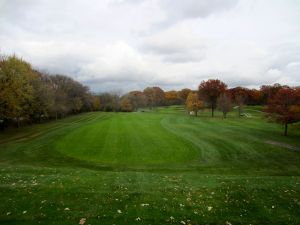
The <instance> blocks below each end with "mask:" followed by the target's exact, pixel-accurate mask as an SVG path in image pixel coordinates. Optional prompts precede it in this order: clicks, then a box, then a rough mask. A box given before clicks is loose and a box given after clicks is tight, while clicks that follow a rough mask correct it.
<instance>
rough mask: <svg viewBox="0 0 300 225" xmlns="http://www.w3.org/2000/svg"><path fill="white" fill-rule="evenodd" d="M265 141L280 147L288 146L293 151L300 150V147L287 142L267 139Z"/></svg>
mask: <svg viewBox="0 0 300 225" xmlns="http://www.w3.org/2000/svg"><path fill="white" fill-rule="evenodd" d="M265 143H267V144H270V145H276V146H280V147H283V148H287V149H290V150H293V151H300V148H298V147H296V146H293V145H289V144H286V143H282V142H277V141H272V140H267V141H265Z"/></svg>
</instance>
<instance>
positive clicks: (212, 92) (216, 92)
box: [199, 79, 227, 117]
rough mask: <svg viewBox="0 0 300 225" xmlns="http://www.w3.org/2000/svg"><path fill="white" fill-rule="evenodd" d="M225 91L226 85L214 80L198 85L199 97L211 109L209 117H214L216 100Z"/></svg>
mask: <svg viewBox="0 0 300 225" xmlns="http://www.w3.org/2000/svg"><path fill="white" fill-rule="evenodd" d="M226 89H227V85H226V84H225V83H224V82H222V81H220V80H218V79H216V80H214V79H210V80H208V81H202V82H201V83H200V85H199V96H200V97H203V99H204V100H205V101H206V102H207V104H208V105H209V106H210V108H211V116H212V117H213V116H214V110H215V108H216V106H217V100H218V98H219V96H220V95H221V94H222V93H224V92H225V91H226Z"/></svg>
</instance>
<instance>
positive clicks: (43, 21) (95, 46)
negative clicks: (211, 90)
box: [0, 0, 300, 92]
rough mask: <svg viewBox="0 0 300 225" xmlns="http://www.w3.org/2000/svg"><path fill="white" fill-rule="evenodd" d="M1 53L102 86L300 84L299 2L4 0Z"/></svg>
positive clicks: (124, 88) (1, 0)
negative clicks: (220, 82)
mask: <svg viewBox="0 0 300 225" xmlns="http://www.w3.org/2000/svg"><path fill="white" fill-rule="evenodd" d="M0 53H1V54H12V53H15V54H16V55H18V56H20V57H22V58H23V59H25V60H27V61H29V62H30V63H31V64H32V65H33V66H34V67H35V68H38V69H40V70H43V71H47V72H50V73H59V74H65V75H69V76H71V77H73V78H74V79H76V80H78V81H80V82H82V83H84V84H86V85H88V86H89V87H90V88H91V89H92V90H93V91H97V92H98V91H109V90H118V91H123V92H124V91H128V90H134V89H137V90H141V89H144V88H145V87H146V86H160V87H162V88H163V89H164V90H171V89H181V88H184V87H188V88H193V89H196V88H197V86H198V84H199V83H200V82H201V81H202V80H204V79H208V78H219V79H221V80H223V81H225V82H226V83H227V84H228V85H229V86H230V87H233V86H238V85H241V86H245V87H250V88H251V87H259V86H260V85H262V84H273V83H276V82H279V83H281V84H288V85H300V0H281V1H280V0H110V1H108V0H101V1H99V0H0Z"/></svg>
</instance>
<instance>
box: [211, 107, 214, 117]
mask: <svg viewBox="0 0 300 225" xmlns="http://www.w3.org/2000/svg"><path fill="white" fill-rule="evenodd" d="M211 117H214V106H213V105H212V106H211Z"/></svg>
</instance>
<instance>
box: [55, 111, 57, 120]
mask: <svg viewBox="0 0 300 225" xmlns="http://www.w3.org/2000/svg"><path fill="white" fill-rule="evenodd" d="M55 120H57V111H56V112H55Z"/></svg>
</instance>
